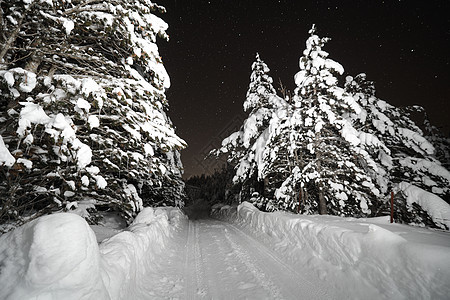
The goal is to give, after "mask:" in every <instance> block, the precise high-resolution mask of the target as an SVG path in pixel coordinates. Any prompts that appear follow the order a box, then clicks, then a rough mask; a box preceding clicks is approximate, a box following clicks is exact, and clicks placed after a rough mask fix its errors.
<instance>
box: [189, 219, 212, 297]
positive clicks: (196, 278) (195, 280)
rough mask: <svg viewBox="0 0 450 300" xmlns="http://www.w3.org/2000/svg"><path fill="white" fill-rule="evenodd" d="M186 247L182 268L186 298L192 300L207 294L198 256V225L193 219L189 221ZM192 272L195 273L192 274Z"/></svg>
mask: <svg viewBox="0 0 450 300" xmlns="http://www.w3.org/2000/svg"><path fill="white" fill-rule="evenodd" d="M186 248H187V251H186V259H185V270H184V278H185V282H186V287H185V290H186V299H189V300H191V299H192V300H194V299H199V298H204V297H205V296H206V294H207V290H206V288H205V285H204V280H203V278H204V276H203V267H202V263H201V258H200V245H199V233H198V226H197V224H196V223H194V222H193V221H189V226H188V237H187V241H186ZM193 272H194V273H195V274H192V273H193Z"/></svg>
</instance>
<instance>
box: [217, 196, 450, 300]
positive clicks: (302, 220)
mask: <svg viewBox="0 0 450 300" xmlns="http://www.w3.org/2000/svg"><path fill="white" fill-rule="evenodd" d="M213 215H214V216H217V217H219V218H222V219H226V220H229V221H233V222H235V223H238V224H239V225H241V226H243V227H245V228H247V229H249V231H251V232H253V234H254V235H255V236H256V237H258V238H259V239H262V240H263V241H264V242H266V243H268V244H270V245H271V246H272V247H273V248H275V250H276V251H277V252H278V253H280V255H281V256H282V257H283V258H284V259H286V260H288V261H289V262H291V263H292V264H293V265H294V266H295V267H297V268H299V269H301V268H305V267H308V268H312V269H314V270H315V271H316V274H317V277H318V278H317V279H318V280H323V281H326V282H327V283H329V284H331V285H332V288H333V289H334V290H335V291H336V298H337V299H340V298H342V299H344V298H350V299H379V298H382V299H448V295H450V281H449V280H448V279H449V278H450V243H448V244H449V245H448V246H442V245H438V243H436V244H434V245H433V244H429V243H425V242H417V241H415V242H411V241H408V240H407V239H405V238H404V237H402V236H401V234H400V233H395V232H394V231H392V230H388V229H385V228H386V226H382V225H376V224H373V223H372V224H371V223H370V222H366V221H367V220H360V219H353V218H340V217H332V216H304V215H302V216H300V215H294V214H290V213H284V212H276V213H263V212H260V211H259V210H258V209H256V208H255V207H254V206H253V205H251V204H250V203H247V202H244V203H242V204H241V205H240V206H239V207H238V208H237V209H236V208H234V209H233V208H230V207H222V208H220V207H214V208H213ZM395 226H397V227H396V228H401V229H402V228H403V227H401V226H405V225H395ZM405 227H406V226H405ZM415 230H416V229H415ZM417 230H425V229H417ZM401 231H403V230H401ZM430 234H433V232H432V231H429V232H428V236H429V235H430ZM439 234H441V233H439ZM442 234H445V237H444V238H446V239H449V238H450V235H448V234H447V233H442ZM427 242H429V241H427Z"/></svg>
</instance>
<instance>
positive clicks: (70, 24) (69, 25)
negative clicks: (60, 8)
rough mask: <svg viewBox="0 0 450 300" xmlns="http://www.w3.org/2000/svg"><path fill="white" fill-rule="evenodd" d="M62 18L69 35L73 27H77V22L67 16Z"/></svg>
mask: <svg viewBox="0 0 450 300" xmlns="http://www.w3.org/2000/svg"><path fill="white" fill-rule="evenodd" d="M62 19H63V27H64V28H65V29H66V34H67V35H69V34H70V33H71V32H72V30H73V28H74V27H75V23H74V22H73V21H72V20H69V19H65V18H62Z"/></svg>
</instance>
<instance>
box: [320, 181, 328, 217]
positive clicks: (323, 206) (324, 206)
mask: <svg viewBox="0 0 450 300" xmlns="http://www.w3.org/2000/svg"><path fill="white" fill-rule="evenodd" d="M318 188H319V214H321V215H326V214H328V212H327V201H326V200H325V196H324V195H323V190H322V187H318Z"/></svg>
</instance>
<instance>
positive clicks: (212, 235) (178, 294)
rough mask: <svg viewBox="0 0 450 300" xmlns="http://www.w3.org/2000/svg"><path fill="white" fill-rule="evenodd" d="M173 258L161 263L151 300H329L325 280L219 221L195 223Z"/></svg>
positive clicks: (182, 234) (184, 232)
mask: <svg viewBox="0 0 450 300" xmlns="http://www.w3.org/2000/svg"><path fill="white" fill-rule="evenodd" d="M178 235H179V236H177V237H176V238H175V239H174V240H173V243H175V244H176V245H172V247H169V248H171V250H170V251H171V254H170V259H168V260H166V261H165V262H160V263H158V264H159V265H160V266H161V267H162V268H161V269H160V270H159V271H158V272H157V273H155V274H154V276H155V280H153V281H152V282H153V284H154V286H152V287H149V290H151V291H152V292H151V293H152V294H153V295H152V296H154V297H161V298H163V299H168V298H172V299H174V298H175V299H176V298H178V299H330V295H327V292H326V290H325V289H324V287H322V286H321V283H320V282H315V283H314V282H312V281H310V280H309V279H308V278H313V276H311V277H310V276H308V275H309V274H308V273H307V272H303V271H302V272H301V273H300V272H298V271H296V270H294V269H293V268H291V267H290V266H289V265H287V264H286V263H285V262H283V261H282V260H281V259H280V257H279V256H278V255H277V253H275V252H274V251H273V250H271V249H268V248H267V247H266V246H264V245H263V244H261V243H260V242H258V241H257V240H255V239H254V238H252V237H251V236H249V235H248V234H246V233H245V232H243V231H242V230H240V229H239V228H237V227H236V226H234V225H232V224H230V223H227V222H223V221H219V220H214V219H202V220H190V221H188V226H185V227H183V229H182V230H181V231H180V232H179V233H178Z"/></svg>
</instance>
